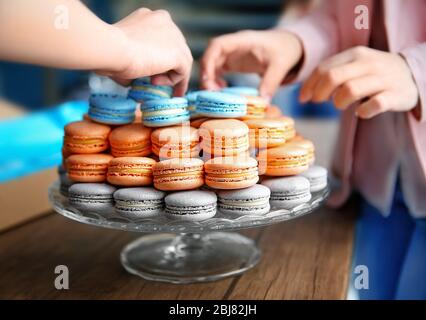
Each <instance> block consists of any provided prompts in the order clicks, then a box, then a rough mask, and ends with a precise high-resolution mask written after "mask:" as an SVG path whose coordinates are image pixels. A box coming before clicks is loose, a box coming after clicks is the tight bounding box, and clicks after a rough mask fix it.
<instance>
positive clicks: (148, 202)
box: [114, 187, 166, 220]
mask: <svg viewBox="0 0 426 320" xmlns="http://www.w3.org/2000/svg"><path fill="white" fill-rule="evenodd" d="M165 195H166V193H165V192H163V191H160V190H157V189H154V188H150V187H141V188H123V189H118V190H117V191H116V192H115V193H114V200H115V211H116V212H117V213H118V214H119V215H121V216H123V217H126V218H129V219H132V220H133V219H135V220H137V219H141V218H150V217H155V216H158V215H161V214H162V213H163V209H164V197H165Z"/></svg>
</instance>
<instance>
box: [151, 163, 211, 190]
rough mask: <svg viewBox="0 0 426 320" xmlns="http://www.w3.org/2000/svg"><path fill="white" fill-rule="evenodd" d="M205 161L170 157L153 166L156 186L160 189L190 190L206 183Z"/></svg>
mask: <svg viewBox="0 0 426 320" xmlns="http://www.w3.org/2000/svg"><path fill="white" fill-rule="evenodd" d="M203 165H204V162H203V161H202V160H200V159H192V158H191V159H190V158H187V159H170V160H163V161H160V162H157V163H156V164H155V166H154V168H153V173H154V186H155V188H157V189H159V190H164V191H176V190H190V189H196V188H199V187H201V186H202V185H203V184H204V167H203Z"/></svg>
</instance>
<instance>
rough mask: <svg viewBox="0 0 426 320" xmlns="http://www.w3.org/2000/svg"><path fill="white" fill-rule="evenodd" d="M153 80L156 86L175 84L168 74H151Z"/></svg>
mask: <svg viewBox="0 0 426 320" xmlns="http://www.w3.org/2000/svg"><path fill="white" fill-rule="evenodd" d="M151 82H152V84H153V85H156V86H173V85H174V83H173V81H172V80H171V79H170V77H169V75H168V74H157V75H153V76H151Z"/></svg>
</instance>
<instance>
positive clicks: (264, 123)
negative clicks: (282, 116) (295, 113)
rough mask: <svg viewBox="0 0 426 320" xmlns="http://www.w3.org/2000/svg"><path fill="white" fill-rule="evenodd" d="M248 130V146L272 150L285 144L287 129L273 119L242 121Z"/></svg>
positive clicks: (280, 122) (283, 124)
mask: <svg viewBox="0 0 426 320" xmlns="http://www.w3.org/2000/svg"><path fill="white" fill-rule="evenodd" d="M244 122H245V124H246V125H247V126H248V127H249V128H250V133H249V137H250V146H251V147H256V148H259V149H265V148H272V147H277V146H279V145H282V144H284V143H285V142H286V136H287V127H286V124H285V123H284V122H283V121H280V120H274V119H249V120H245V121H244Z"/></svg>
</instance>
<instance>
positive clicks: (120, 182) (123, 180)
mask: <svg viewBox="0 0 426 320" xmlns="http://www.w3.org/2000/svg"><path fill="white" fill-rule="evenodd" d="M155 163H156V162H155V160H153V159H151V158H144V157H121V158H115V159H112V160H111V161H110V163H109V166H108V174H107V180H108V182H109V183H111V184H113V185H117V186H128V187H131V186H146V185H150V184H152V167H153V165H154V164H155Z"/></svg>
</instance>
